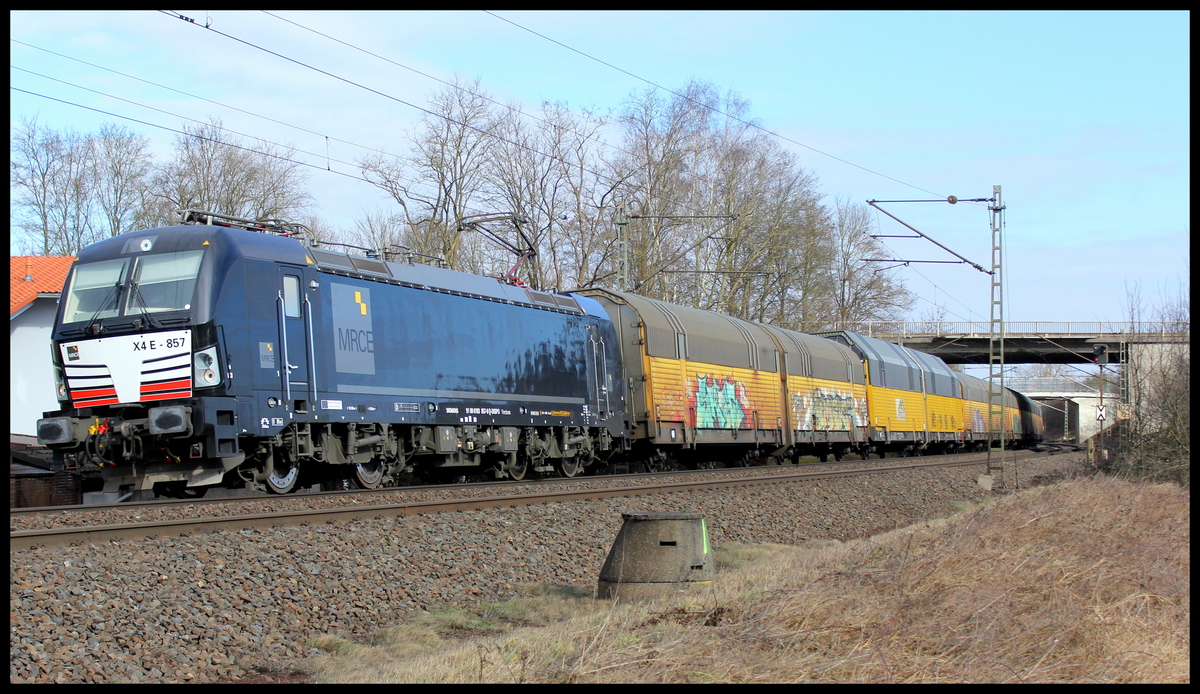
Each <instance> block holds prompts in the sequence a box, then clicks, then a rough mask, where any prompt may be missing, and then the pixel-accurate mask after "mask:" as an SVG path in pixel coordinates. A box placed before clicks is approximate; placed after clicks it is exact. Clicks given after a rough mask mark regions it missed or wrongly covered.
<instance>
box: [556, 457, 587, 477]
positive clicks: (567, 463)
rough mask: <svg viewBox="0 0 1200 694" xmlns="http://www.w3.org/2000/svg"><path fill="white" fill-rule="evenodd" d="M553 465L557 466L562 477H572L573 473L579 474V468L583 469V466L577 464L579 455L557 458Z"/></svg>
mask: <svg viewBox="0 0 1200 694" xmlns="http://www.w3.org/2000/svg"><path fill="white" fill-rule="evenodd" d="M555 467H557V468H558V471H559V472H561V473H562V476H563V477H574V476H575V475H578V474H579V471H580V470H582V469H583V466H582V465H580V464H579V456H571V457H570V458H559V459H558V462H557V463H556V464H555Z"/></svg>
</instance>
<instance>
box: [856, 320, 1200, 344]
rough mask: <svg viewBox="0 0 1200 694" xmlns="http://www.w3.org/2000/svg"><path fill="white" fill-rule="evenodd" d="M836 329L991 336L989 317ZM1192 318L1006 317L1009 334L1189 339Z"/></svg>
mask: <svg viewBox="0 0 1200 694" xmlns="http://www.w3.org/2000/svg"><path fill="white" fill-rule="evenodd" d="M832 329H833V330H849V331H851V332H857V333H862V334H863V335H867V336H868V337H878V338H881V339H895V338H901V339H902V338H905V337H909V336H912V337H916V336H918V335H919V336H923V337H928V336H930V335H935V336H965V337H987V335H988V334H989V333H990V332H991V324H990V323H989V322H987V321H855V322H849V323H839V324H836V325H835V327H834V328H832ZM1190 331H1191V322H1190V321H1136V322H1128V321H1126V322H1116V321H1114V322H1106V321H1005V322H1004V333H1005V334H1006V335H1058V336H1074V337H1084V336H1088V337H1097V338H1106V337H1107V338H1112V339H1117V340H1119V339H1121V338H1126V339H1130V338H1143V339H1145V338H1152V339H1157V340H1161V341H1163V342H1177V341H1180V340H1186V339H1187V336H1188V334H1189V333H1190Z"/></svg>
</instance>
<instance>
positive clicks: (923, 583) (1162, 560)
mask: <svg viewBox="0 0 1200 694" xmlns="http://www.w3.org/2000/svg"><path fill="white" fill-rule="evenodd" d="M1189 517H1190V504H1189V498H1188V493H1187V491H1186V490H1184V489H1181V488H1180V487H1178V486H1175V485H1156V486H1150V485H1134V484H1131V483H1129V482H1126V481H1122V480H1117V479H1107V478H1101V479H1095V480H1075V481H1070V482H1065V483H1062V484H1058V485H1055V486H1052V487H1043V488H1038V489H1034V490H1030V491H1027V492H1023V493H1021V494H1018V495H1015V496H1012V497H1007V498H1004V499H1001V500H1000V501H998V502H996V503H994V504H989V505H986V506H983V507H979V508H974V509H971V510H969V511H966V512H964V513H960V514H958V515H955V516H953V517H950V518H947V519H943V520H939V521H933V522H929V523H925V524H921V525H919V526H913V527H910V528H906V529H902V530H896V531H893V532H889V533H886V534H884V535H880V536H876V537H873V538H869V539H866V540H860V541H854V542H848V543H838V542H819V543H815V544H812V545H809V546H805V547H790V546H754V547H746V546H725V547H721V548H718V550H717V551H718V556H717V559H718V569H719V571H718V576H717V580H715V581H714V582H713V584H712V586H711V588H710V589H709V590H708V591H707V592H706V593H704V594H703V595H700V596H697V597H695V598H693V599H690V600H685V599H677V600H671V601H663V602H657V603H649V604H630V605H618V606H615V607H614V606H613V605H611V604H610V603H608V602H607V601H600V600H594V599H591V598H590V596H586V595H580V594H569V593H555V592H553V591H549V592H547V591H543V592H542V593H541V594H531V595H528V596H526V597H523V598H519V599H517V600H514V601H510V602H508V603H504V604H501V605H490V606H482V607H480V608H476V609H473V610H471V611H470V612H469V613H468V612H453V611H449V612H439V613H422V615H420V616H418V617H415V618H410V619H409V620H407V621H405V622H404V623H402V624H400V625H398V626H396V627H394V628H392V629H389V630H387V631H385V632H381V633H380V634H379V635H378V636H377V638H376V639H375V640H374V642H373V643H371V644H365V645H360V644H352V643H349V642H346V641H342V640H338V639H334V638H331V637H325V638H324V639H322V640H321V642H318V643H316V644H315V645H317V646H319V647H321V648H322V649H323V650H325V651H326V654H324V655H322V656H320V657H318V658H317V659H315V660H313V661H312V662H310V663H308V664H307V669H309V671H310V672H312V673H313V675H314V679H315V680H316V681H319V682H801V681H825V682H1187V681H1189V641H1190V628H1189V625H1190V616H1191V612H1190V610H1191V605H1190V599H1189V585H1190V580H1189V578H1190V573H1189V555H1190V549H1189V548H1190V530H1189Z"/></svg>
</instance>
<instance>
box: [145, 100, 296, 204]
mask: <svg viewBox="0 0 1200 694" xmlns="http://www.w3.org/2000/svg"><path fill="white" fill-rule="evenodd" d="M184 131H185V133H186V134H184V135H180V136H179V137H178V138H177V140H176V143H175V154H174V158H173V159H172V161H171V162H169V163H167V164H166V165H164V166H161V167H159V168H158V170H157V172H156V173H155V174H154V177H153V182H152V184H151V193H152V196H153V198H154V200H155V204H152V205H149V206H147V214H146V217H145V218H143V219H142V220H141V221H142V222H143V223H144V224H146V225H147V226H161V225H166V224H174V223H178V215H177V212H178V211H179V210H184V209H188V208H198V209H203V210H207V211H210V212H219V213H221V214H228V215H233V216H235V217H243V218H246V219H287V218H289V217H298V216H299V215H300V214H301V213H302V211H303V210H304V209H305V208H307V207H308V205H309V204H310V201H311V195H309V193H308V192H307V190H306V189H305V182H306V178H307V176H306V175H305V173H304V171H303V169H302V168H301V165H300V164H298V163H296V162H294V161H291V159H290V158H291V156H292V154H293V153H294V150H292V149H290V148H287V147H280V146H278V145H275V144H272V143H269V142H264V141H258V142H253V143H245V142H243V141H242V139H241V138H239V137H236V136H230V135H229V134H228V132H227V131H225V130H224V128H222V127H221V122H220V121H219V120H215V119H214V120H212V121H210V122H209V123H208V124H205V125H198V126H194V125H185V126H184Z"/></svg>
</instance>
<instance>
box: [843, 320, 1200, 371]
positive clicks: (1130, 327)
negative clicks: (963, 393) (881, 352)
mask: <svg viewBox="0 0 1200 694" xmlns="http://www.w3.org/2000/svg"><path fill="white" fill-rule="evenodd" d="M1190 328H1191V325H1190V324H1189V323H1178V322H1139V323H1106V322H1101V321H1085V322H1065V321H1011V322H1009V321H1006V322H1005V324H1004V330H1005V334H1004V361H1005V362H1006V363H1010V364H1019V363H1045V364H1090V363H1092V350H1093V346H1094V345H1096V344H1107V345H1108V359H1109V363H1114V364H1117V363H1124V362H1125V360H1126V359H1127V357H1128V352H1127V349H1125V348H1126V347H1128V346H1129V345H1137V344H1140V345H1146V344H1164V343H1181V342H1189V341H1190V340H1191V335H1190ZM835 329H836V330H851V331H853V332H858V333H862V334H864V335H867V336H870V337H876V338H879V339H881V340H886V341H888V342H895V343H897V344H902V345H905V346H907V347H912V348H913V349H918V350H920V351H922V352H927V353H929V354H933V355H936V356H938V357H940V358H941V359H942V360H943V361H945V362H946V363H947V364H986V363H988V351H989V344H988V341H989V335H988V334H989V330H990V324H989V323H987V322H986V321H985V322H965V321H863V322H859V323H853V324H847V325H843V326H839V327H837V328H835Z"/></svg>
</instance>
